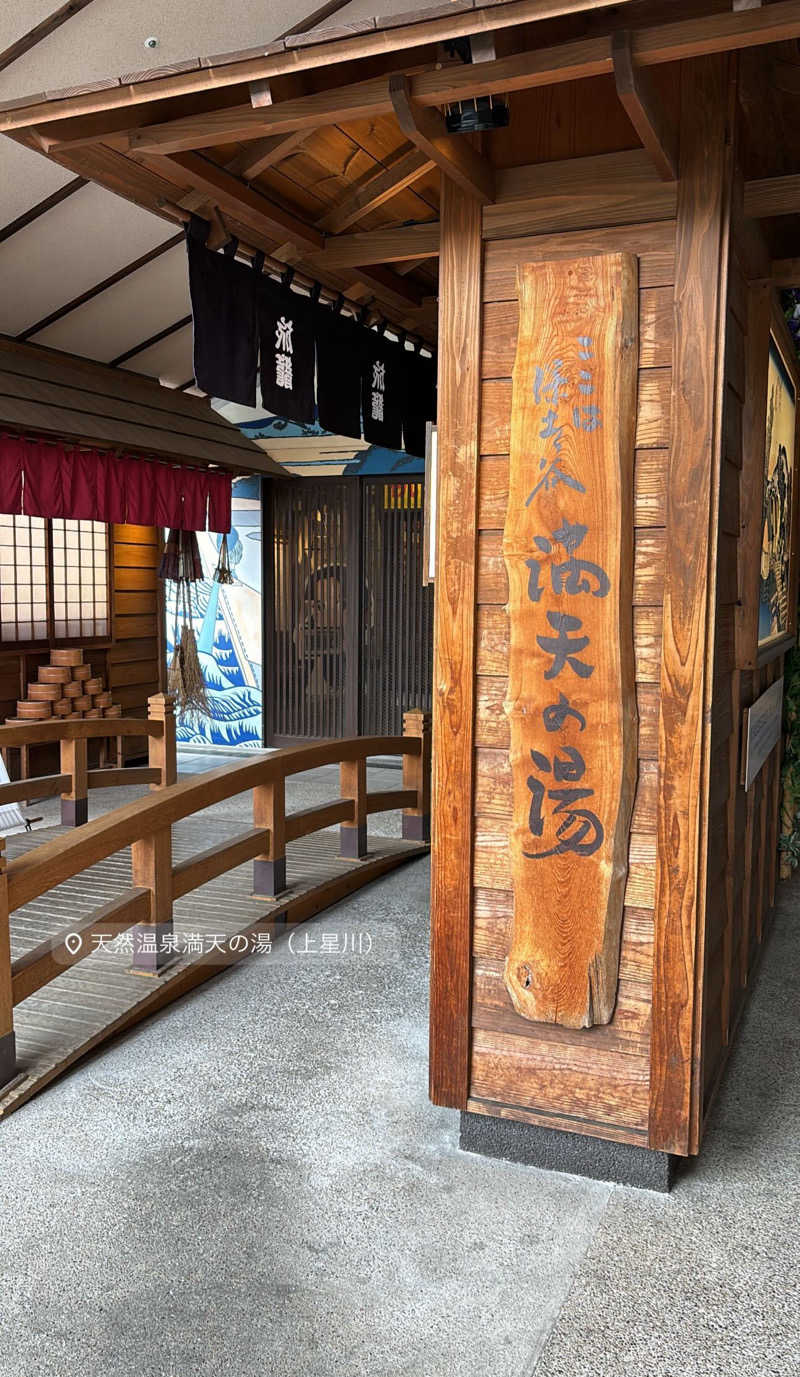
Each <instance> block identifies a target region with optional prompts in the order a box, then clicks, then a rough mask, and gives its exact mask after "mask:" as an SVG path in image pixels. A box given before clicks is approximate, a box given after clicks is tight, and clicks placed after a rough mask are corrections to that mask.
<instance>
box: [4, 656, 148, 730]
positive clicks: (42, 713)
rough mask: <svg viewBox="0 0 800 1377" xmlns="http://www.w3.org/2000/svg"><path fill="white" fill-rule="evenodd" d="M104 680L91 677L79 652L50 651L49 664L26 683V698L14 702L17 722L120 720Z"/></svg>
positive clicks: (119, 713) (89, 668)
mask: <svg viewBox="0 0 800 1377" xmlns="http://www.w3.org/2000/svg"><path fill="white" fill-rule="evenodd" d="M121 716H122V708H121V707H120V705H119V704H118V703H112V701H111V694H110V693H107V692H106V689H105V685H104V683H103V680H102V679H101V678H100V677H99V675H93V674H92V668H91V665H88V664H86V663H85V662H84V658H83V651H82V650H51V652H50V663H49V665H40V666H39V678H38V681H37V682H36V683H35V684H28V696H27V698H25V699H24V700H23V701H21V702H18V703H17V716H16V718H11V719H9V720H10V721H16V722H41V721H44V720H45V719H46V718H48V717H59V718H61V719H69V718H75V717H121Z"/></svg>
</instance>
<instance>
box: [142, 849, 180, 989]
mask: <svg viewBox="0 0 800 1377" xmlns="http://www.w3.org/2000/svg"><path fill="white" fill-rule="evenodd" d="M131 873H132V878H133V883H134V885H135V886H136V887H137V888H141V889H149V891H150V915H149V917H148V919H147V922H146V923H138V924H137V925H136V926H135V927H134V928H132V929H131V934H132V937H133V961H132V964H131V972H132V974H134V975H151V976H152V975H160V974H161V972H162V971H163V970H164V969H165V968H166V967H167V966H171V965H172V964H173V962H174V961H175V960H176V958H177V953H176V950H175V942H174V929H173V923H172V828H171V827H161V828H159V829H158V830H157V831H156V832H151V833H150V835H149V836H146V837H142V838H141V840H139V841H135V842H133V844H132V846H131Z"/></svg>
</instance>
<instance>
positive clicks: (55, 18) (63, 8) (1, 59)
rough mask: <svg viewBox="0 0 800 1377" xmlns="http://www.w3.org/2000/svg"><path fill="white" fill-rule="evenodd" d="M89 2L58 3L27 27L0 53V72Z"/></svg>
mask: <svg viewBox="0 0 800 1377" xmlns="http://www.w3.org/2000/svg"><path fill="white" fill-rule="evenodd" d="M91 3H92V0H68V3H67V4H66V5H59V7H58V9H57V10H53V12H52V14H48V15H46V16H45V18H44V19H42V20H41V21H40V22H39V23H38V24H35V25H34V27H33V28H32V29H28V31H27V33H24V34H23V35H22V37H21V38H18V39H17V40H16V41H15V42H14V43H10V44H9V46H8V47H7V48H5V49H4V50H3V52H2V53H0V72H4V71H5V69H6V67H10V66H11V64H12V62H16V61H17V59H18V58H20V57H24V55H25V53H29V52H30V50H31V48H35V47H36V45H37V43H41V41H42V39H43V38H49V37H50V34H51V33H55V31H56V29H60V28H61V25H62V24H66V22H67V20H68V19H72V17H73V15H76V14H79V13H80V11H81V10H85V9H86V6H87V5H91Z"/></svg>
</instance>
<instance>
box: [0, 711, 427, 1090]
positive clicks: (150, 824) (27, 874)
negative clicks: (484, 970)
mask: <svg viewBox="0 0 800 1377" xmlns="http://www.w3.org/2000/svg"><path fill="white" fill-rule="evenodd" d="M169 701H170V700H167V702H169ZM152 702H153V700H151V703H152ZM170 706H171V704H170ZM165 711H166V710H165ZM122 720H123V719H120V720H118V721H117V722H115V729H116V728H118V727H119V725H120V722H121V721H122ZM167 720H168V718H167V716H166V715H165V717H164V718H161V719H158V718H155V717H152V718H151V719H150V720H149V721H148V723H146V724H145V723H142V722H141V721H137V722H136V730H137V732H138V734H139V735H141V734H142V728H143V726H147V727H148V728H151V729H152V728H155V730H150V731H149V732H148V734H149V735H150V738H151V740H155V741H160V742H161V744H162V755H161V757H160V758H159V757H158V756H156V757H155V758H156V759H157V760H159V763H158V764H153V765H152V767H151V768H150V769H149V770H148V771H146V772H144V773H147V775H148V777H149V776H151V775H155V772H156V770H158V771H160V775H159V780H158V781H156V780H155V779H152V780H150V782H152V783H158V784H159V787H158V788H157V789H156V790H155V791H154V792H153V793H152V794H151V795H150V796H149V797H148V798H144V799H138V800H137V801H135V802H134V803H128V804H125V805H123V806H122V807H121V808H117V809H114V810H113V811H112V812H110V813H106V814H104V815H103V817H100V818H95V819H94V820H93V821H92V822H87V823H85V824H84V825H82V826H80V828H79V829H78V830H77V831H76V832H75V833H73V834H72V835H67V836H59V837H55V838H53V839H52V840H50V841H47V842H45V843H44V844H43V845H42V846H39V847H36V848H35V849H33V850H31V851H28V852H27V853H25V854H24V855H22V856H18V857H17V858H16V859H15V860H13V861H11V862H9V863H6V860H5V855H4V840H3V839H2V838H0V1086H2V1085H4V1084H5V1083H6V1082H7V1081H9V1080H10V1079H11V1078H12V1077H13V1075H14V1067H15V1052H14V1026H13V1011H14V1007H15V1005H17V1004H19V1003H20V1002H21V1001H22V1000H23V999H27V998H28V996H29V995H31V994H34V993H35V992H36V991H37V990H40V989H41V988H42V986H44V985H46V984H48V983H49V982H50V981H51V980H53V979H55V977H56V976H58V975H60V974H61V973H62V972H63V971H64V970H66V968H67V967H68V966H71V965H74V964H75V963H76V962H77V961H80V960H82V959H83V958H84V957H85V956H88V955H90V954H91V951H92V949H93V946H92V944H93V942H94V940H95V939H96V938H97V937H98V936H99V935H100V934H103V935H104V936H108V935H110V934H112V933H116V932H120V931H122V930H124V929H126V928H133V966H132V969H133V971H134V972H136V973H137V974H141V975H150V976H153V975H158V974H159V973H160V972H161V971H162V970H163V969H164V968H165V966H166V965H168V964H170V963H171V962H172V961H173V960H174V959H175V956H174V943H173V941H172V905H173V902H174V900H175V899H178V898H181V897H182V896H183V895H185V894H189V893H190V892H191V891H192V890H194V889H198V888H199V887H200V886H201V885H204V884H206V883H207V882H208V881H209V880H212V879H215V878H216V877H217V876H219V875H224V874H225V873H226V872H227V871H229V870H233V869H235V867H237V866H239V865H242V864H244V863H245V862H246V861H248V860H253V861H254V869H253V883H254V896H255V897H256V898H261V897H264V898H270V899H272V898H275V897H278V896H279V895H280V894H281V893H282V892H283V890H284V889H285V888H286V845H287V843H288V842H290V841H295V840H297V839H298V838H300V837H305V836H308V835H309V834H310V833H312V832H316V831H319V830H320V829H321V828H325V827H330V826H332V825H335V824H336V823H337V822H338V823H339V826H340V852H341V854H342V856H344V857H349V858H361V857H364V856H366V854H367V817H368V816H369V814H370V813H377V812H385V811H388V810H390V809H394V808H402V810H403V836H404V837H405V838H407V839H408V840H414V841H427V840H428V839H429V835H430V749H431V748H430V718H429V716H428V714H427V713H422V712H409V713H406V714H405V716H404V719H403V728H404V732H405V735H403V736H390V737H380V736H378V737H351V738H349V739H347V740H331V741H321V742H315V743H313V744H311V745H307V746H297V747H289V748H287V749H285V750H279V751H275V752H273V753H272V754H271V755H269V756H267V757H266V758H263V757H262V758H260V759H258V760H253V761H248V762H247V763H246V764H242V765H240V764H235V765H223V766H221V767H219V768H218V769H215V770H209V771H207V772H206V773H204V774H201V775H194V776H192V777H191V778H189V779H186V780H182V781H180V782H179V783H170V784H167V785H164V786H161V783H160V781H161V779H163V778H164V777H165V775H167V774H168V773H169V771H170V770H172V774H173V777H174V749H173V752H172V756H171V759H170V755H169V750H168V747H165V746H164V742H165V740H167V741H168V730H169V729H168V727H167ZM44 725H49V724H44ZM61 726H62V730H63V729H64V728H68V727H72V728H73V731H72V732H71V733H70V732H65V734H64V735H63V736H60V739H61V741H62V743H64V742H75V741H76V740H81V739H83V740H84V742H85V740H86V737H87V736H90V735H93V734H94V731H93V730H92V729H93V728H96V727H100V728H101V727H102V721H97V722H96V721H94V720H91V721H88V722H86V721H84V722H75V723H63V724H61ZM76 727H80V728H83V729H84V730H86V729H88V731H86V736H83V735H82V733H75V731H74V729H75V728H76ZM165 729H166V730H165ZM9 730H10V731H18V730H19V731H21V730H25V731H27V728H26V729H21V728H19V729H18V728H0V731H2V732H5V731H9ZM51 731H52V728H51ZM44 739H48V738H47V737H45V738H44ZM49 739H52V737H51V738H49ZM173 740H174V738H173ZM378 755H399V756H402V758H403V787H402V788H401V789H392V790H389V791H384V792H373V793H368V792H367V787H366V763H367V757H368V756H378ZM153 758H154V757H153V756H152V755H151V761H152V760H153ZM337 764H338V765H339V769H340V788H341V797H340V798H338V799H335V800H334V801H333V802H331V803H326V804H322V805H321V806H319V807H316V808H305V809H301V810H300V811H298V812H294V813H289V814H288V815H287V813H286V811H285V785H286V780H287V778H289V777H290V776H292V775H296V774H302V773H303V772H304V771H306V770H313V769H318V768H319V767H321V766H323V765H337ZM66 773H67V772H66V771H64V774H66ZM102 773H110V774H117V773H119V774H120V775H124V776H125V778H124V779H121V780H120V781H117V782H120V783H127V782H129V781H130V782H133V781H134V779H135V778H136V776H137V775H141V774H142V773H143V772H140V771H136V770H124V771H119V772H118V771H108V772H105V771H104V772H102ZM57 778H58V781H59V785H61V784H62V780H63V776H57ZM71 779H72V781H73V787H74V779H75V773H74V769H73V772H72V773H71ZM35 782H36V781H27V784H34V783H35ZM250 789H252V790H253V827H252V828H251V829H250V830H248V831H245V832H242V833H240V834H239V835H238V836H236V837H234V838H233V839H232V840H230V841H225V842H221V843H220V844H219V845H217V846H213V847H210V848H209V849H208V850H206V851H202V852H200V853H199V854H198V855H196V856H192V857H190V858H189V859H188V860H186V861H182V862H180V863H179V864H177V865H173V860H172V832H171V829H172V824H173V823H175V822H180V821H181V820H182V819H184V818H188V817H190V816H191V815H192V814H193V813H197V812H199V811H200V810H203V809H207V808H211V807H213V806H214V804H217V803H222V802H224V801H225V800H226V799H229V798H233V797H235V796H236V795H237V794H241V793H244V792H246V791H247V790H250ZM53 792H56V791H55V789H54V790H53ZM1 801H3V793H2V791H0V802H1ZM128 846H130V848H131V869H132V886H131V888H129V889H128V890H127V891H126V892H125V893H123V894H122V895H120V896H119V897H118V898H116V899H113V900H112V901H111V902H110V903H107V904H104V905H103V906H102V907H101V908H98V909H96V910H95V911H94V912H93V913H91V914H89V916H88V917H86V918H84V919H83V920H81V921H80V922H78V923H72V924H71V925H70V927H69V928H68V929H65V931H64V933H63V934H62V935H59V936H57V937H54V938H51V939H49V940H47V941H45V942H43V943H41V944H40V945H39V946H38V947H36V948H35V949H34V950H33V951H31V952H29V953H27V955H25V956H24V957H22V958H21V959H20V960H18V961H15V962H13V963H12V962H11V958H10V946H9V915H10V914H11V913H13V912H14V911H15V910H16V909H19V908H22V907H23V905H24V904H28V903H30V902H31V901H32V900H34V899H37V898H38V897H39V896H40V895H42V894H46V893H47V892H48V891H49V890H51V889H54V888H55V887H56V885H59V884H62V883H63V881H65V880H69V879H71V878H72V877H73V876H75V875H79V874H80V873H81V872H82V871H84V870H86V869H87V868H88V867H89V866H92V865H95V864H96V863H97V862H98V861H102V860H105V859H106V858H107V857H109V856H112V855H114V854H115V853H116V852H118V851H121V850H124V849H125V848H126V847H128ZM68 938H69V941H67V939H68ZM78 938H80V942H78V940H77V939H78Z"/></svg>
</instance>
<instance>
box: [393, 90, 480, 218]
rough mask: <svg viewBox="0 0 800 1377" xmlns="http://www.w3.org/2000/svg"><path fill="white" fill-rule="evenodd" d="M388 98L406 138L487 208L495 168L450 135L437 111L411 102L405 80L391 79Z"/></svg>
mask: <svg viewBox="0 0 800 1377" xmlns="http://www.w3.org/2000/svg"><path fill="white" fill-rule="evenodd" d="M389 96H390V98H391V102H392V109H393V110H394V113H395V115H396V117H397V123H398V124H399V125H400V128H401V129H402V131H403V133H404V134H405V136H406V138H407V139H410V140H411V142H412V143H413V144H416V146H417V148H418V149H419V151H420V152H421V153H423V154H424V155H425V157H426V158H430V160H431V162H434V163H437V164H438V166H439V167H440V168H441V170H442V172H443V173H444V175H445V176H446V177H449V178H450V180H451V181H453V182H455V183H456V185H457V186H460V187H461V190H462V191H466V193H467V195H468V196H472V197H474V199H475V200H476V201H477V202H478V203H479V205H482V206H485V205H489V204H490V203H491V202H492V201H493V200H494V168H493V167H492V165H491V163H490V162H487V160H486V158H484V157H482V156H481V154H480V153H478V151H477V149H475V148H474V147H473V146H472V144H471V143H470V142H469V139H468V138H466V137H465V136H464V135H459V134H449V133H448V131H447V125H446V124H445V121H444V116H443V115H442V114H440V112H439V111H438V110H429V109H427V108H426V107H425V106H424V105H420V104H419V102H418V101H415V100H414V99H413V97H412V95H411V88H410V86H409V82H408V77H404V76H400V75H397V76H392V77H390V78H389Z"/></svg>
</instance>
